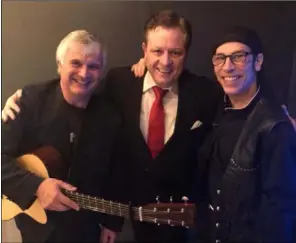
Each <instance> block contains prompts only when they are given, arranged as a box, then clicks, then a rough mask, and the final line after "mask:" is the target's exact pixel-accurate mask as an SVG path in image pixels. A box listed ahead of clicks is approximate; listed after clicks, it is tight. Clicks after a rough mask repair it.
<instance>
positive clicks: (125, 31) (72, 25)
mask: <svg viewBox="0 0 296 243" xmlns="http://www.w3.org/2000/svg"><path fill="white" fill-rule="evenodd" d="M164 8H170V9H173V10H176V11H177V12H178V13H179V14H181V15H184V16H185V17H187V18H188V19H189V20H190V22H191V24H192V28H193V44H192V47H191V50H190V54H189V57H188V61H187V66H188V68H190V69H191V70H192V71H193V72H194V73H196V74H199V75H206V76H211V77H212V65H211V61H210V60H211V46H212V44H213V42H214V40H215V37H216V35H217V34H218V33H219V30H220V29H221V28H224V27H226V26H229V25H232V24H244V25H247V26H249V27H252V28H255V29H256V30H257V31H258V32H259V35H260V36H261V38H262V40H263V44H264V47H265V51H266V53H265V64H264V65H265V71H266V77H267V78H268V81H269V82H270V84H271V85H272V86H273V87H274V89H275V90H276V93H277V95H278V97H279V98H282V99H283V100H287V97H288V96H287V94H288V93H289V80H290V77H291V71H292V59H293V46H294V45H295V44H296V2H147V1H139V2H124V1H119V2H114V1H113V2H95V1H61V2H60V1H44V2H41V1H40V2H37V1H11V0H7V1H2V106H3V101H5V100H6V98H7V97H8V96H9V95H10V94H12V93H13V92H14V91H15V90H16V89H17V88H21V87H23V86H24V85H26V84H28V83H32V82H39V81H43V80H47V79H51V78H54V77H56V76H57V74H56V64H55V51H56V47H57V45H58V44H59V41H60V40H61V39H62V38H63V37H64V36H65V35H66V34H67V33H68V32H70V31H73V30H76V29H87V30H89V31H91V32H95V33H97V34H99V35H100V36H101V37H102V39H103V40H104V42H105V43H106V44H107V46H108V65H107V68H109V67H115V66H120V65H129V64H132V63H135V62H136V61H137V60H138V59H139V58H140V57H141V56H142V50H141V42H142V36H143V32H142V29H143V25H144V23H145V21H146V19H147V18H148V16H149V15H150V14H151V13H153V12H155V11H157V10H160V9H164ZM295 82H296V81H295ZM294 87H295V86H294ZM295 92H296V91H295ZM291 93H292V92H291ZM125 232H127V231H125ZM129 235H130V234H129V233H126V234H124V235H122V238H123V239H127V238H129Z"/></svg>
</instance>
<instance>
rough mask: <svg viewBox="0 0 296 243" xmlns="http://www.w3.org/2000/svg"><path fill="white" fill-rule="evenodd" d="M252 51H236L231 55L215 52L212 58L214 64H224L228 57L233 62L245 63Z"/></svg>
mask: <svg viewBox="0 0 296 243" xmlns="http://www.w3.org/2000/svg"><path fill="white" fill-rule="evenodd" d="M251 54H252V52H246V51H240V52H234V53H232V54H231V55H224V54H215V55H214V56H213V58H212V63H213V64H214V66H222V65H224V63H225V62H226V59H227V57H229V58H230V60H231V62H232V63H233V64H243V63H245V62H246V60H247V56H248V55H251Z"/></svg>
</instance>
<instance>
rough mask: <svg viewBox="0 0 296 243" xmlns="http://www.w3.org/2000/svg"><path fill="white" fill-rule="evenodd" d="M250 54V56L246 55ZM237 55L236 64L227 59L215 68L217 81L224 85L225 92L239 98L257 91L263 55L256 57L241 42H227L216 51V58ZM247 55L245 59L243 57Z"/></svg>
mask: <svg viewBox="0 0 296 243" xmlns="http://www.w3.org/2000/svg"><path fill="white" fill-rule="evenodd" d="M246 53H249V54H246ZM233 54H237V55H238V56H236V57H235V58H236V59H234V60H239V59H240V58H241V60H244V61H238V62H236V63H234V62H233V61H232V60H231V59H230V57H227V58H226V60H225V63H224V64H223V62H222V64H221V65H216V66H214V71H215V74H216V78H217V81H218V82H219V83H220V84H221V85H222V87H223V90H224V92H225V93H226V94H227V95H229V96H237V95H240V94H245V93H248V92H249V91H250V90H255V91H256V89H257V84H256V81H257V80H256V79H257V77H256V76H257V72H258V71H260V70H261V66H262V63H263V54H258V55H257V56H254V54H252V51H251V49H250V48H249V47H248V46H247V45H245V44H242V43H240V42H227V43H224V44H222V45H220V46H219V47H218V48H217V49H216V53H215V55H214V57H215V56H216V57H219V55H220V56H222V57H223V55H225V56H228V55H233ZM239 55H245V59H244V58H242V56H239Z"/></svg>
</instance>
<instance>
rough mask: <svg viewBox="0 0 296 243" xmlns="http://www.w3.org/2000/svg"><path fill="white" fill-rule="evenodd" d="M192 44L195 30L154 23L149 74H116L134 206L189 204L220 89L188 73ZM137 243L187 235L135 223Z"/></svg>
mask: <svg viewBox="0 0 296 243" xmlns="http://www.w3.org/2000/svg"><path fill="white" fill-rule="evenodd" d="M190 43H191V27H190V24H189V22H188V21H187V20H186V19H185V18H183V17H180V16H179V15H178V14H176V13H175V12H172V11H161V12H158V13H156V14H155V15H153V16H152V17H151V18H150V19H149V20H148V21H147V23H146V25H145V40H144V42H143V44H142V47H143V51H144V59H145V63H146V64H147V72H146V74H145V76H144V77H143V78H136V77H135V76H134V74H133V73H132V72H131V71H130V67H122V68H114V69H111V70H110V71H109V72H108V74H107V77H106V80H105V81H106V92H107V93H108V95H109V97H110V98H111V99H112V100H113V101H114V102H115V103H116V105H117V106H118V107H119V109H120V110H121V112H122V114H123V119H124V123H125V129H124V135H125V136H124V137H125V143H124V145H125V147H124V148H125V151H126V156H127V158H126V162H125V173H127V175H126V178H127V185H128V186H127V188H128V194H127V198H129V199H130V200H131V201H132V202H133V203H135V204H144V203H148V202H151V200H153V199H155V198H156V197H158V196H159V198H160V200H163V201H167V200H169V199H170V196H172V197H173V200H177V201H180V199H181V198H182V196H188V197H189V198H190V195H191V191H190V189H191V188H192V182H193V178H194V174H195V165H196V156H195V153H196V151H197V149H198V147H199V144H201V143H202V141H203V137H204V136H205V134H206V132H207V124H208V123H209V122H210V121H211V120H212V115H213V114H214V111H215V109H216V104H217V103H218V102H217V101H218V99H220V98H221V96H220V89H219V87H218V86H217V85H216V83H214V82H211V81H209V80H208V79H206V78H203V77H197V76H195V75H193V74H192V73H190V72H189V71H187V70H184V63H185V60H186V56H187V53H188V51H189V47H190ZM133 228H134V232H135V238H136V240H137V242H162V243H163V242H184V241H185V237H186V236H185V235H186V230H185V229H182V228H177V227H175V228H173V227H170V226H162V225H160V226H157V225H150V224H149V225H148V224H145V223H136V222H134V223H133Z"/></svg>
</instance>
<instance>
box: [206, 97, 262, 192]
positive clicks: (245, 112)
mask: <svg viewBox="0 0 296 243" xmlns="http://www.w3.org/2000/svg"><path fill="white" fill-rule="evenodd" d="M259 98H260V94H259V93H257V94H256V95H255V97H254V98H253V99H252V101H251V102H250V103H249V104H248V105H247V106H246V107H245V108H243V109H234V108H231V105H230V102H229V100H228V99H226V100H225V101H226V102H225V103H224V104H223V105H224V109H223V110H222V113H220V114H218V115H217V118H216V122H215V126H214V130H213V133H212V138H211V140H212V145H211V149H210V153H209V155H210V157H209V159H208V161H209V162H210V168H209V187H210V191H211V194H212V195H216V188H217V184H218V183H219V182H220V180H221V177H222V175H223V174H224V172H225V169H226V168H227V165H228V163H229V161H230V159H231V156H232V153H233V150H234V147H235V144H236V142H237V140H238V138H239V135H240V134H241V132H242V129H243V127H244V125H245V122H246V120H247V118H248V116H249V115H250V113H251V112H252V110H253V108H254V106H255V105H256V103H257V101H258V100H259Z"/></svg>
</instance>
